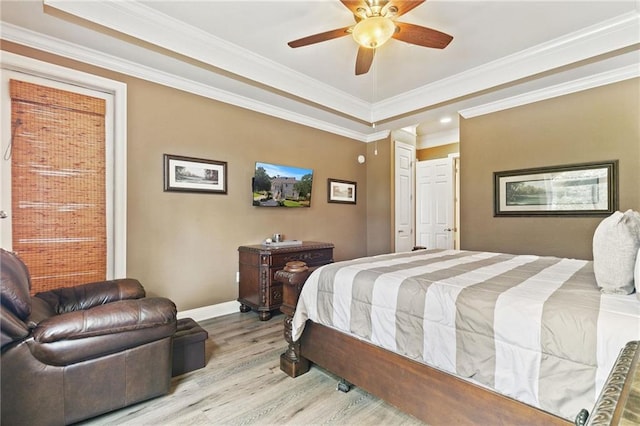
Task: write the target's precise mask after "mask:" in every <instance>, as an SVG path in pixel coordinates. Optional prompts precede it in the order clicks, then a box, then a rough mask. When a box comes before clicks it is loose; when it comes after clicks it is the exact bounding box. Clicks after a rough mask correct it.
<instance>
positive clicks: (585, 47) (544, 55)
mask: <svg viewBox="0 0 640 426" xmlns="http://www.w3.org/2000/svg"><path fill="white" fill-rule="evenodd" d="M638 28H640V14H639V13H638V12H629V13H625V14H623V15H620V16H618V17H616V18H613V19H609V20H606V21H603V22H600V23H598V24H596V25H592V26H590V27H587V28H583V29H581V30H579V31H576V32H574V33H571V34H568V35H565V36H563V37H560V38H557V39H555V40H551V41H549V42H546V43H542V44H539V45H537V46H534V47H532V48H530V49H526V50H523V51H521V52H518V53H515V54H513V55H509V56H505V57H503V58H501V59H498V60H496V61H492V62H489V63H487V64H484V65H481V66H479V67H476V68H472V69H470V70H468V71H465V72H462V73H459V74H456V75H453V76H450V77H447V78H444V79H442V80H439V81H437V82H434V83H432V84H428V85H425V86H422V87H420V88H418V89H416V90H413V91H410V92H405V93H403V94H400V95H398V96H394V97H392V98H388V99H385V100H383V101H380V102H376V103H375V104H374V106H373V112H372V117H373V118H372V120H373V121H382V120H384V119H388V118H390V117H395V116H398V115H401V114H404V113H405V112H406V111H414V110H418V109H421V108H426V107H428V106H431V105H436V104H439V103H441V102H446V101H449V100H452V99H455V98H458V97H461V96H465V95H469V94H472V93H477V92H479V91H481V90H485V89H488V88H492V87H496V86H499V85H502V84H506V83H510V82H514V81H516V80H519V79H522V78H525V77H529V76H532V75H536V74H539V73H542V72H545V71H548V70H551V69H554V68H558V67H562V66H565V65H569V64H572V63H575V62H578V61H582V60H585V59H589V58H593V57H596V56H598V55H603V54H605V53H608V52H611V51H615V50H618V49H622V48H625V47H628V46H633V45H635V44H638V43H640V31H638Z"/></svg>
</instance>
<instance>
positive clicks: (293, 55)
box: [0, 0, 640, 146]
mask: <svg viewBox="0 0 640 426" xmlns="http://www.w3.org/2000/svg"><path fill="white" fill-rule="evenodd" d="M1 6H2V8H1V12H0V13H1V15H0V16H1V19H2V22H1V24H2V28H1V32H2V38H4V39H6V40H9V41H15V42H18V43H22V44H26V45H28V46H32V47H36V48H40V49H46V50H49V51H52V52H53V53H57V54H60V55H63V56H66V57H70V58H73V59H77V60H82V61H84V62H88V63H92V64H95V65H99V66H103V67H107V68H110V69H114V70H116V71H119V72H125V73H127V74H130V75H134V76H137V77H141V78H146V79H149V80H154V81H159V82H162V83H164V84H168V85H171V86H174V87H177V88H180V89H183V90H187V91H191V92H194V93H199V94H202V95H203V96H208V97H211V98H214V99H219V100H221V101H223V102H228V103H231V104H235V105H239V106H242V107H245V108H250V109H253V110H257V111H260V112H264V113H267V114H270V115H273V116H277V117H281V118H284V119H287V120H291V121H295V122H299V123H302V124H305V125H308V126H312V127H316V128H320V129H323V130H327V131H330V132H333V133H336V134H341V135H344V136H347V137H351V138H354V139H358V140H362V141H371V140H376V139H379V138H380V137H382V136H384V135H385V134H386V133H388V131H389V130H395V129H399V128H403V127H416V126H417V130H416V133H417V134H418V139H419V142H421V141H422V143H423V145H425V146H428V145H435V144H438V143H444V142H451V141H457V137H458V136H457V126H458V114H459V113H460V112H461V111H462V112H463V115H464V116H474V115H476V114H481V113H483V112H486V111H490V110H496V109H501V108H505V107H510V106H517V105H519V104H522V103H526V102H531V101H535V100H539V99H544V98H547V97H551V96H557V95H560V94H564V93H570V92H572V91H575V90H582V89H584V88H588V87H592V86H597V85H600V84H606V83H609V82H613V81H619V80H621V79H625V78H631V77H637V76H639V75H640V53H639V52H640V50H639V45H640V2H639V1H637V0H623V1H615V0H602V1H598V0H587V1H581V0H569V1H551V0H547V1H523V0H507V1H487V0H468V1H459V0H429V1H427V2H425V3H424V4H422V5H420V6H418V7H417V8H415V9H413V10H411V11H410V12H408V13H407V14H405V15H403V16H401V17H400V18H399V19H398V20H399V21H402V22H409V23H412V24H417V25H421V26H426V27H430V28H434V29H437V30H439V31H442V32H445V33H447V34H450V35H452V36H453V37H454V39H453V41H452V42H451V44H450V45H449V46H448V47H447V48H446V49H444V50H438V49H429V48H424V47H419V46H413V45H409V44H407V43H404V42H401V41H397V40H393V39H392V40H390V41H389V42H388V43H387V44H385V45H384V46H382V47H381V48H380V49H379V50H378V52H377V53H376V58H375V60H374V63H373V66H372V69H371V71H370V72H369V73H368V74H365V75H362V76H355V75H354V66H355V56H356V51H357V45H356V44H355V41H353V39H352V38H351V37H349V36H347V37H342V38H340V39H335V40H331V41H326V42H322V43H318V44H314V45H310V46H306V47H302V48H297V49H292V48H290V47H288V46H287V42H288V41H291V40H294V39H297V38H301V37H304V36H307V35H311V34H315V33H319V32H324V31H328V30H332V29H336V28H341V27H345V26H348V25H352V24H353V23H354V19H353V15H352V14H351V13H350V12H349V10H348V9H347V8H346V7H344V6H343V5H342V4H341V3H340V2H339V1H338V0H316V1H309V0H307V1H292V0H289V1H284V0H283V1H266V0H265V1H241V0H234V1H214V0H209V1H203V0H200V1H177V0H173V1H159V0H152V1H133V0H126V1H122V0H120V1H96V0H85V1H73V0H44V1H36V0H20V1H13V0H1ZM444 116H450V117H451V118H452V121H451V122H450V123H448V124H441V123H440V119H441V118H442V117H444ZM372 123H375V125H373V124H372Z"/></svg>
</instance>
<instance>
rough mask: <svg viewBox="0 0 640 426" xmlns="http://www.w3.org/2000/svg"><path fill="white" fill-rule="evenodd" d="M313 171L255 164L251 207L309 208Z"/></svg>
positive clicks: (277, 165)
mask: <svg viewBox="0 0 640 426" xmlns="http://www.w3.org/2000/svg"><path fill="white" fill-rule="evenodd" d="M312 183H313V169H306V168H303V167H292V166H283V165H280V164H272V163H262V162H256V170H255V173H254V176H253V179H252V183H251V186H252V190H253V205H254V206H259V207H291V208H299V207H311V188H312Z"/></svg>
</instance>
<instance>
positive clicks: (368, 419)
mask: <svg viewBox="0 0 640 426" xmlns="http://www.w3.org/2000/svg"><path fill="white" fill-rule="evenodd" d="M282 319H283V317H282V315H278V316H274V317H273V318H272V319H271V320H269V321H259V320H258V315H257V314H255V313H253V312H249V313H245V314H242V313H239V312H238V313H235V314H231V315H226V316H223V317H219V318H214V319H211V320H207V321H202V322H200V325H201V326H202V327H203V328H205V329H206V330H207V332H208V333H209V338H208V339H207V341H206V344H205V348H206V357H207V360H208V361H207V365H206V367H205V368H203V369H200V370H196V371H193V372H190V373H187V374H184V375H182V376H178V377H175V378H173V380H172V382H171V390H170V391H169V394H167V395H165V396H162V397H159V398H155V399H152V400H150V401H146V402H142V403H140V404H136V405H132V406H130V407H126V408H123V409H121V410H118V411H114V412H112V413H108V414H105V415H103V416H100V417H96V418H93V419H91V420H89V421H86V422H83V423H82V424H83V425H271V424H273V425H275V424H278V425H281V424H290V425H316V424H317V425H325V424H326V425H332V424H340V425H422V424H423V423H421V422H420V421H419V420H417V419H416V418H414V417H412V416H410V415H407V414H404V413H402V412H400V411H399V410H397V409H396V408H394V407H393V406H391V405H389V404H387V403H385V402H384V401H381V400H380V399H378V398H376V397H373V396H371V395H369V394H367V393H366V392H364V391H363V390H361V389H359V388H353V389H352V390H351V391H350V392H348V393H342V392H339V391H337V390H336V385H337V381H338V378H337V377H335V376H333V375H332V374H329V373H328V372H326V371H324V370H322V369H320V368H318V367H315V366H314V367H312V368H311V370H310V371H309V372H308V373H307V374H304V375H302V376H300V377H298V378H296V379H292V378H290V377H288V376H287V375H285V374H284V373H283V372H281V371H280V354H281V353H282V352H283V350H284V348H285V346H286V343H285V341H284V338H283V337H282V328H283V325H282Z"/></svg>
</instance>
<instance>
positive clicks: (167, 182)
mask: <svg viewBox="0 0 640 426" xmlns="http://www.w3.org/2000/svg"><path fill="white" fill-rule="evenodd" d="M164 190H165V191H181V192H209V193H214V194H226V193H227V163H226V162H225V161H215V160H204V159H201V158H192V157H182V156H179V155H170V154H164Z"/></svg>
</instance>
